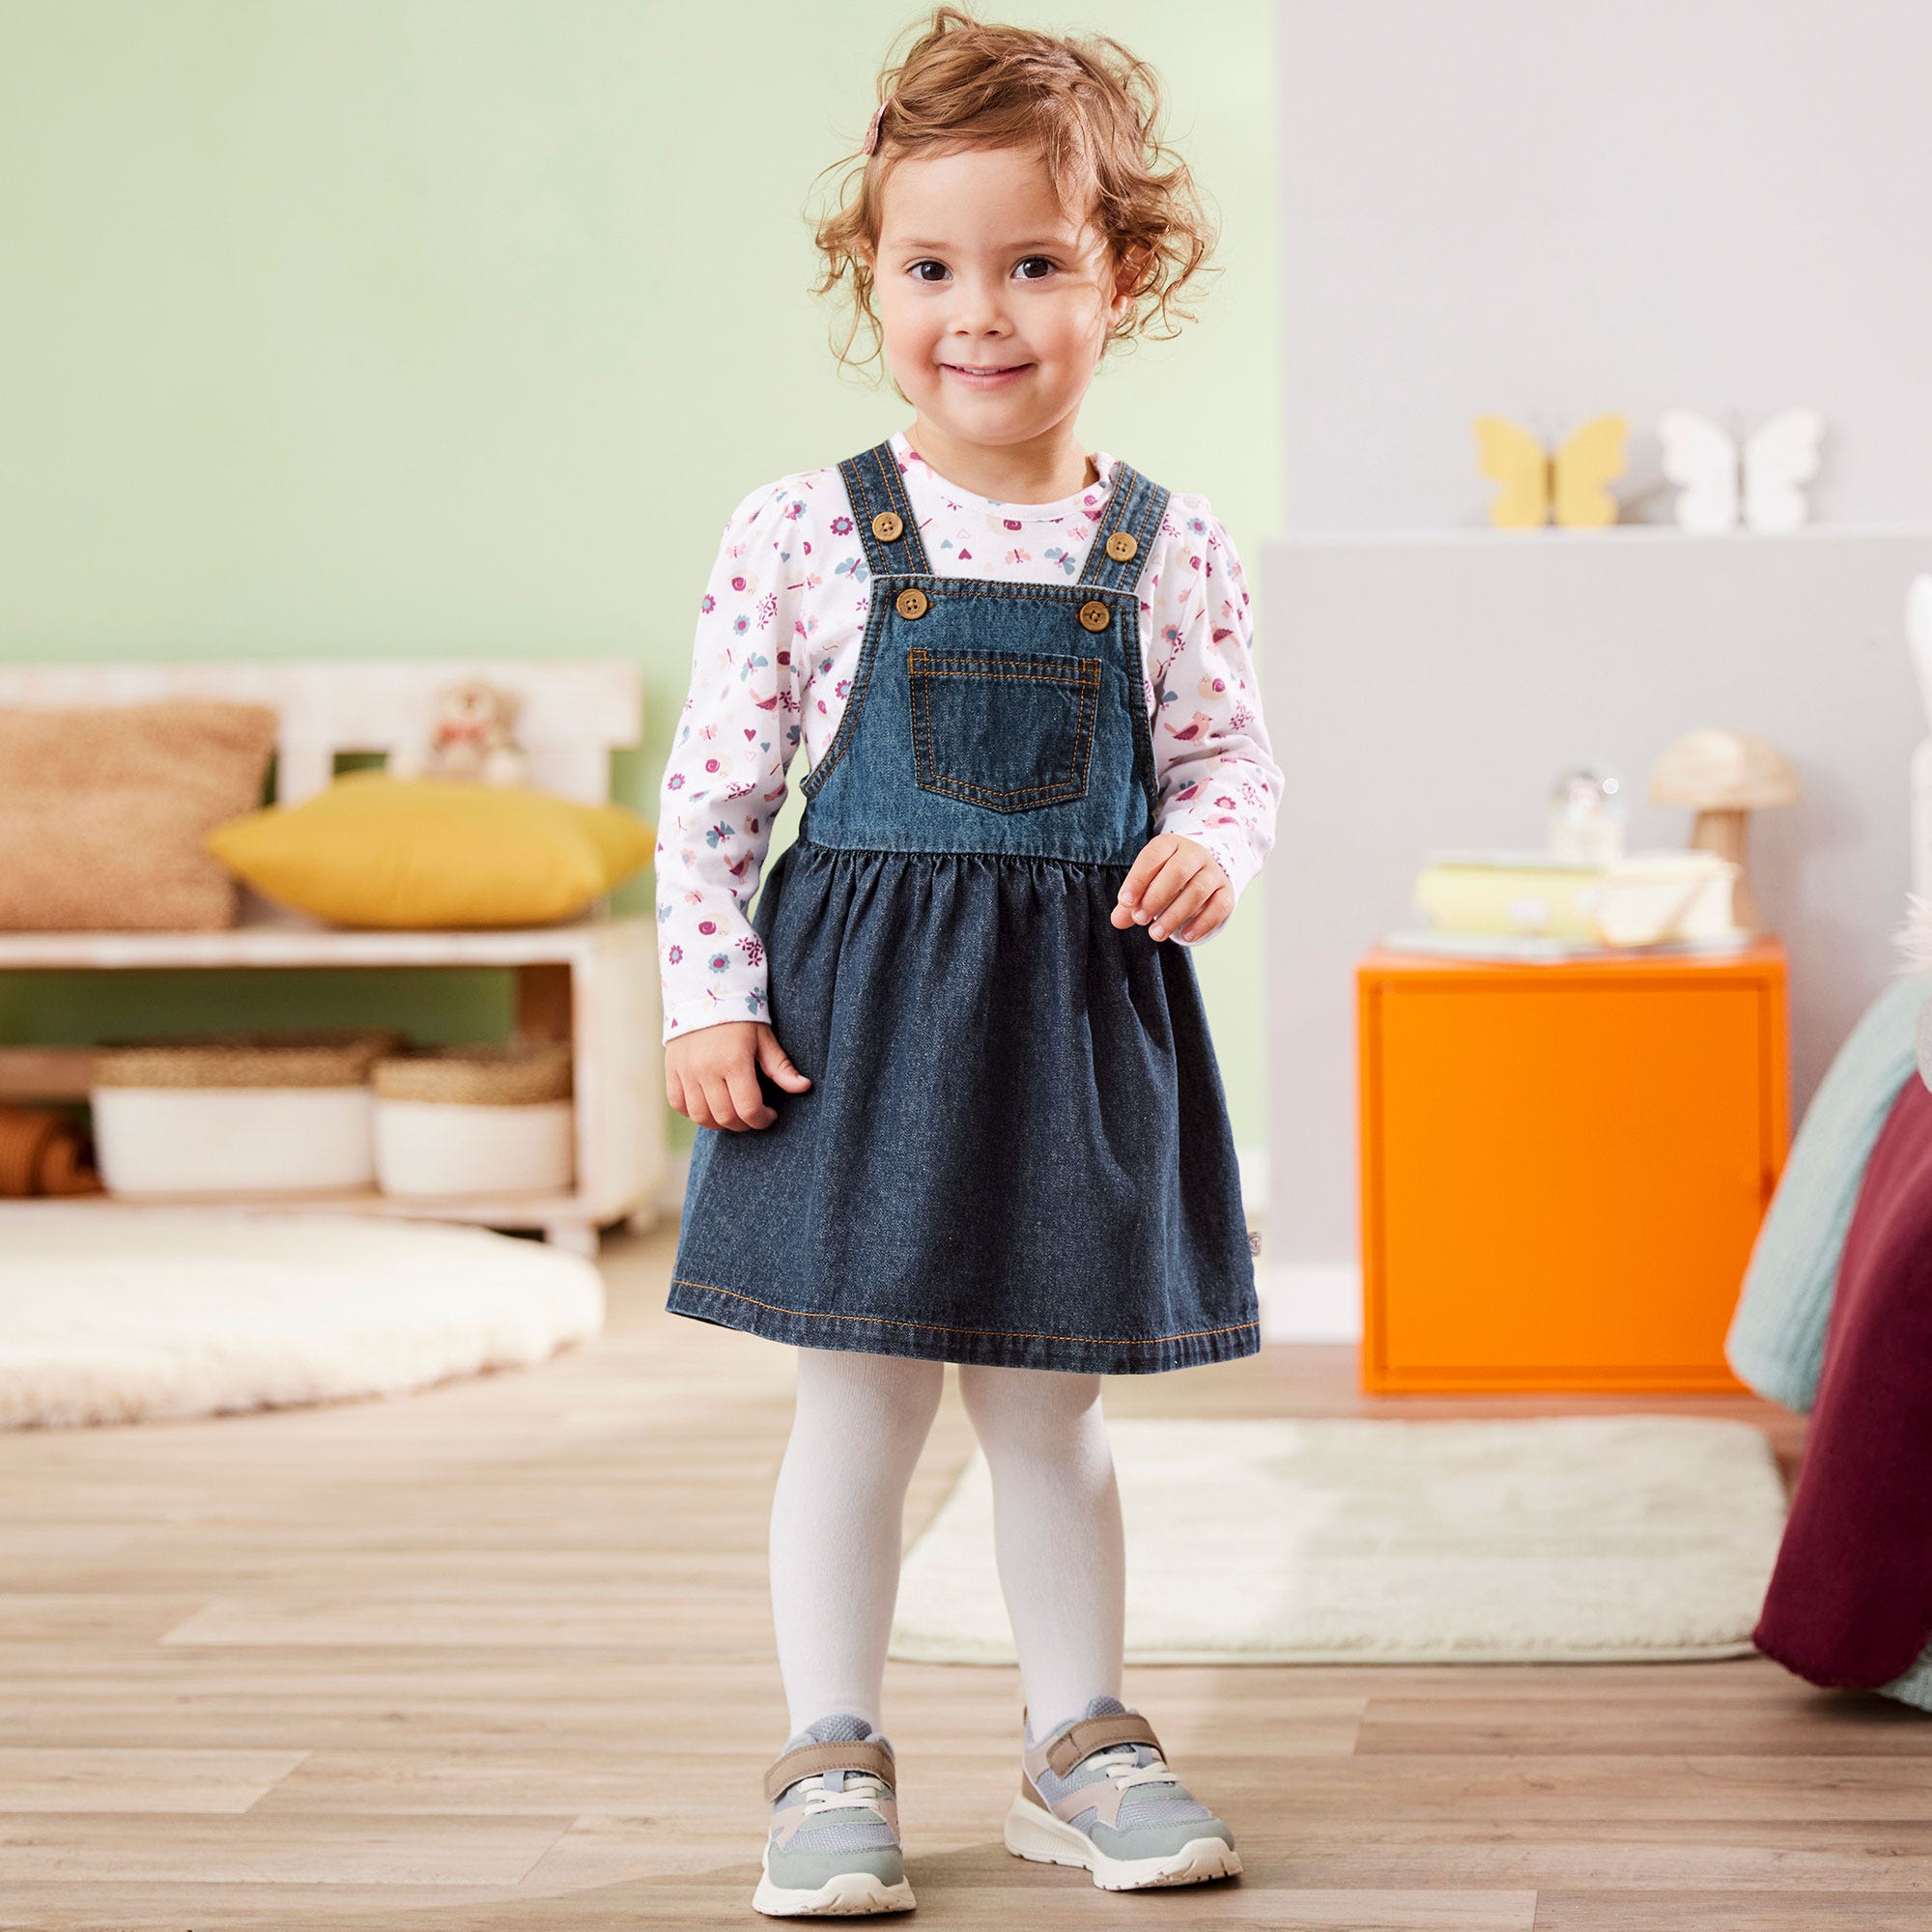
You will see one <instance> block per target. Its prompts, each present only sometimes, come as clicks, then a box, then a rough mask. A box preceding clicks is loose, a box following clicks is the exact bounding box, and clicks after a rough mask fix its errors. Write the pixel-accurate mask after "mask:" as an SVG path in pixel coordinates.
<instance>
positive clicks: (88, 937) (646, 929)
mask: <svg viewBox="0 0 1932 1932" xmlns="http://www.w3.org/2000/svg"><path fill="white" fill-rule="evenodd" d="M471 675H475V676H487V677H489V678H491V679H492V680H493V681H495V682H497V683H499V684H502V685H505V686H508V687H509V688H511V689H513V690H516V691H518V692H519V693H520V694H521V695H522V696H524V699H525V709H524V714H523V716H524V733H523V742H524V743H525V746H526V751H527V752H528V753H529V758H530V782H531V783H532V784H535V785H538V786H540V787H541V788H543V789H547V790H552V791H555V792H558V793H560V794H563V795H565V796H569V797H575V798H578V799H581V800H584V801H586V802H594V801H597V800H601V799H604V798H606V797H608V795H609V768H610V752H611V749H612V748H613V747H615V746H618V745H631V744H636V743H637V742H638V741H639V736H640V735H641V729H642V698H641V684H640V679H639V673H638V669H637V668H636V667H635V666H633V665H629V664H623V663H618V662H608V663H607V662H604V661H591V662H587V663H586V662H577V663H555V664H545V663H534V664H530V663H523V662H503V661H498V660H476V661H453V660H444V659H435V660H381V661H368V660H364V661H360V662H357V661H353V660H352V661H344V662H336V661H328V662H322V663H319V662H298V663H292V664H287V665H273V664H237V665H206V664H203V665H178V666H165V665H94V666H63V667H60V668H57V669H46V670H42V669H38V668H0V704H10V703H40V704H46V705H74V704H105V703H137V702H145V701H149V700H152V699H155V698H158V697H163V696H184V695H189V694H192V695H195V696H220V697H229V698H246V699H248V700H251V701H255V702H266V703H272V704H274V705H275V706H276V708H277V711H278V713H279V715H280V717H281V719H282V721H283V723H282V728H281V731H280V733H279V750H278V765H277V770H278V774H279V785H278V795H279V797H280V798H281V800H282V801H283V802H284V803H294V802H297V801H298V799H300V798H302V797H306V796H310V795H312V794H313V793H314V792H316V791H319V790H321V789H322V788H323V787H324V786H325V785H327V783H328V782H329V779H330V776H331V775H332V773H333V770H334V760H335V754H336V753H339V752H381V753H386V752H387V751H389V750H390V749H392V748H393V747H394V746H395V745H397V744H399V743H403V742H407V741H409V740H411V739H412V738H413V737H414V736H416V735H417V733H418V732H419V731H420V730H423V729H426V726H427V720H428V716H429V708H430V705H431V703H432V701H433V698H434V695H435V693H436V692H437V691H440V689H441V688H442V687H443V686H444V685H446V684H449V683H452V682H455V681H457V680H459V679H461V678H463V677H466V676H471ZM242 899H243V909H242V916H241V923H238V924H236V925H234V926H231V927H226V928H223V929H220V930H217V931H210V932H14V933H4V934H0V973H6V972H25V971H35V972H39V971H46V970H70V971H85V972H128V971H140V970H143V969H159V968H176V969H181V968H185V969H199V970H206V971H210V972H215V971H236V970H250V969H253V970H259V969H263V968H268V969H275V968H288V967H318V966H320V967H328V968H344V967H347V968H369V969H391V970H393V969H397V968H412V969H414V968H420V969H425V970H428V969H435V968H475V967H500V968H505V969H507V970H509V971H511V972H512V973H514V975H515V977H516V1033H517V1037H519V1038H521V1039H526V1040H567V1041H569V1042H570V1044H571V1050H572V1065H573V1086H574V1094H575V1100H574V1105H575V1116H576V1118H575V1144H576V1169H577V1175H576V1181H575V1184H574V1185H573V1187H572V1188H571V1190H570V1191H569V1192H568V1193H567V1194H527V1195H501V1196H489V1197H482V1196H477V1197H464V1198H462V1199H451V1200H447V1201H438V1202H415V1201H408V1202H405V1201H398V1200H392V1199H390V1198H389V1197H388V1196H386V1195H384V1194H381V1193H379V1192H376V1191H375V1190H364V1191H357V1192H353V1193H336V1194H307V1193H304V1194H288V1195H273V1196H227V1197H219V1198H216V1199H212V1200H209V1201H206V1202H204V1203H202V1204H201V1205H204V1206H210V1207H226V1208H233V1209H235V1210H237V1211H248V1212H266V1211H275V1210H277V1209H294V1208H299V1209H302V1210H304V1211H338V1212H344V1213H363V1214H377V1215H388V1216H398V1217H402V1218H406V1219H431V1220H444V1221H465V1222H470V1223H473V1224H477V1225H482V1226H488V1227H496V1228H508V1229H530V1230H536V1231H539V1232H541V1233H542V1234H543V1235H544V1236H545V1237H546V1238H547V1239H549V1240H552V1241H555V1242H557V1243H559V1244H560V1245H563V1246H567V1247H570V1248H572V1249H574V1250H576V1251H577V1252H580V1253H586V1254H594V1253H595V1251H596V1247H597V1237H598V1230H599V1229H600V1228H603V1227H606V1226H609V1225H611V1223H613V1222H616V1221H630V1222H632V1223H634V1224H636V1225H640V1226H642V1225H648V1224H649V1223H650V1222H652V1221H654V1220H655V1219H656V1217H657V1215H658V1213H659V1212H660V1202H661V1200H662V1197H663V1191H664V1181H665V1176H666V1166H667V1157H666V1145H665V1117H664V1116H665V1110H664V1107H663V1105H662V1103H661V1099H660V1094H661V1091H662V1075H661V1071H660V1063H659V1036H660V1033H661V1032H662V1022H661V1020H660V1017H659V1010H660V1009H659V1000H658V981H657V952H656V927H655V923H654V922H653V921H652V920H650V919H649V918H647V917H643V916H639V915H626V916H615V915H612V914H611V913H610V912H609V911H608V909H607V908H606V907H605V906H602V905H600V906H599V907H598V908H597V909H595V910H594V911H593V912H592V913H590V914H588V915H586V916H585V917H583V918H581V919H578V920H574V921H571V922H569V923H563V924H557V925H547V926H532V927H527V928H521V927H520V928H492V929H487V930H464V931H369V930H351V929H347V928H343V927H337V926H329V925H325V924H322V923H319V922H316V921H312V920H306V919H303V918H301V917H299V916H298V915H295V914H291V913H287V912H283V911H279V910H277V909H275V908H273V907H271V906H270V905H268V904H267V903H266V902H265V901H263V900H261V899H260V898H258V897H257V896H256V895H253V894H251V893H248V892H247V891H245V889H244V891H243V894H242ZM91 1061H92V1051H91V1049H90V1048H88V1047H85V1046H73V1047H46V1046H20V1045H14V1046H6V1045H0V1101H6V1100H10V1099H12V1100H30V1099H41V1100H64V1099H85V1098H86V1096H87V1094H88V1091H89V1087H90V1085H91V1079H90V1066H91ZM180 1205H181V1204H180V1203H178V1202H169V1203H167V1204H160V1203H155V1202H149V1201H144V1200H136V1199H134V1198H131V1197H127V1196H116V1195H94V1196H81V1197H78V1198H77V1199H76V1198H75V1197H60V1198H57V1199H54V1200H47V1201H41V1200H27V1201H6V1202H0V1224H4V1222H5V1221H6V1220H7V1219H8V1218H10V1217H14V1216H18V1215H22V1214H33V1213H38V1212H43V1211H45V1210H47V1209H50V1208H62V1209H64V1210H69V1211H71V1210H72V1209H74V1208H77V1207H78V1208H87V1209H92V1210H99V1211H101V1212H112V1213H132V1212H138V1211H141V1210H142V1209H144V1208H148V1209H153V1208H160V1207H162V1206H167V1207H179V1206H180Z"/></svg>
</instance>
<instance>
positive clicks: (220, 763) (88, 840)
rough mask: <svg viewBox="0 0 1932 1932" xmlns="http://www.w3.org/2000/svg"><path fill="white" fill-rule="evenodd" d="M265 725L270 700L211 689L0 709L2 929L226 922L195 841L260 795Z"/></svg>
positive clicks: (219, 870) (163, 928)
mask: <svg viewBox="0 0 1932 1932" xmlns="http://www.w3.org/2000/svg"><path fill="white" fill-rule="evenodd" d="M275 728H276V715H275V711H274V708H273V707H272V706H271V705H267V704H236V703H231V702H229V701H227V700H226V699H222V698H204V697H174V698H163V699H160V700H158V701H156V702H154V703H149V704H111V705H89V706H86V707H77V708H71V709H58V708H52V707H42V706H38V705H0V931H5V932H109V931H117V932H189V931H208V930H213V929H215V928H217V927H221V926H227V925H233V924H234V923H235V914H236V887H235V881H234V878H233V877H232V876H231V874H230V873H229V872H228V870H227V869H226V867H223V866H222V865H221V863H220V861H219V860H217V859H215V858H214V857H213V854H212V853H210V852H209V851H208V850H207V849H206V847H205V846H204V845H203V843H202V841H203V839H204V838H206V837H207V835H208V833H209V832H210V831H211V830H212V829H213V827H214V826H216V825H218V824H220V823H221V821H222V820H223V819H226V818H233V817H235V816H236V815H237V813H239V812H244V811H250V810H253V809H254V808H255V807H256V806H257V805H259V804H260V803H261V799H262V787H263V783H264V781H265V780H266V778H267V776H268V770H269V760H270V756H272V754H273V753H274V749H275Z"/></svg>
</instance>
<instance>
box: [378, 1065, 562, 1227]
mask: <svg viewBox="0 0 1932 1932" xmlns="http://www.w3.org/2000/svg"><path fill="white" fill-rule="evenodd" d="M370 1084H371V1086H372V1087H373V1089H374V1093H375V1098H374V1100H373V1102H372V1106H373V1109H374V1114H375V1136H376V1179H377V1184H378V1185H379V1186H380V1187H381V1188H382V1189H383V1191H384V1193H385V1194H393V1195H395V1196H397V1197H398V1198H399V1199H403V1200H416V1201H434V1200H449V1199H461V1198H462V1197H464V1196H466V1195H467V1196H476V1195H492V1194H497V1195H500V1194H560V1193H563V1192H564V1191H566V1190H567V1189H568V1188H569V1187H570V1185H571V1182H572V1179H573V1176H574V1174H575V1167H576V1156H575V1147H574V1143H575V1139H576V1121H575V1112H574V1109H573V1107H572V1105H571V1080H570V1048H569V1046H568V1045H565V1044H561V1043H555V1042H550V1041H536V1042H531V1043H528V1044H524V1043H521V1042H519V1043H516V1044H513V1045H509V1046H451V1047H432V1048H429V1049H426V1050H425V1051H423V1052H420V1053H410V1054H396V1055H392V1056H390V1057H389V1058H387V1059H384V1060H381V1061H379V1062H377V1064H376V1069H375V1072H374V1074H373V1076H372V1078H371V1083H370Z"/></svg>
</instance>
